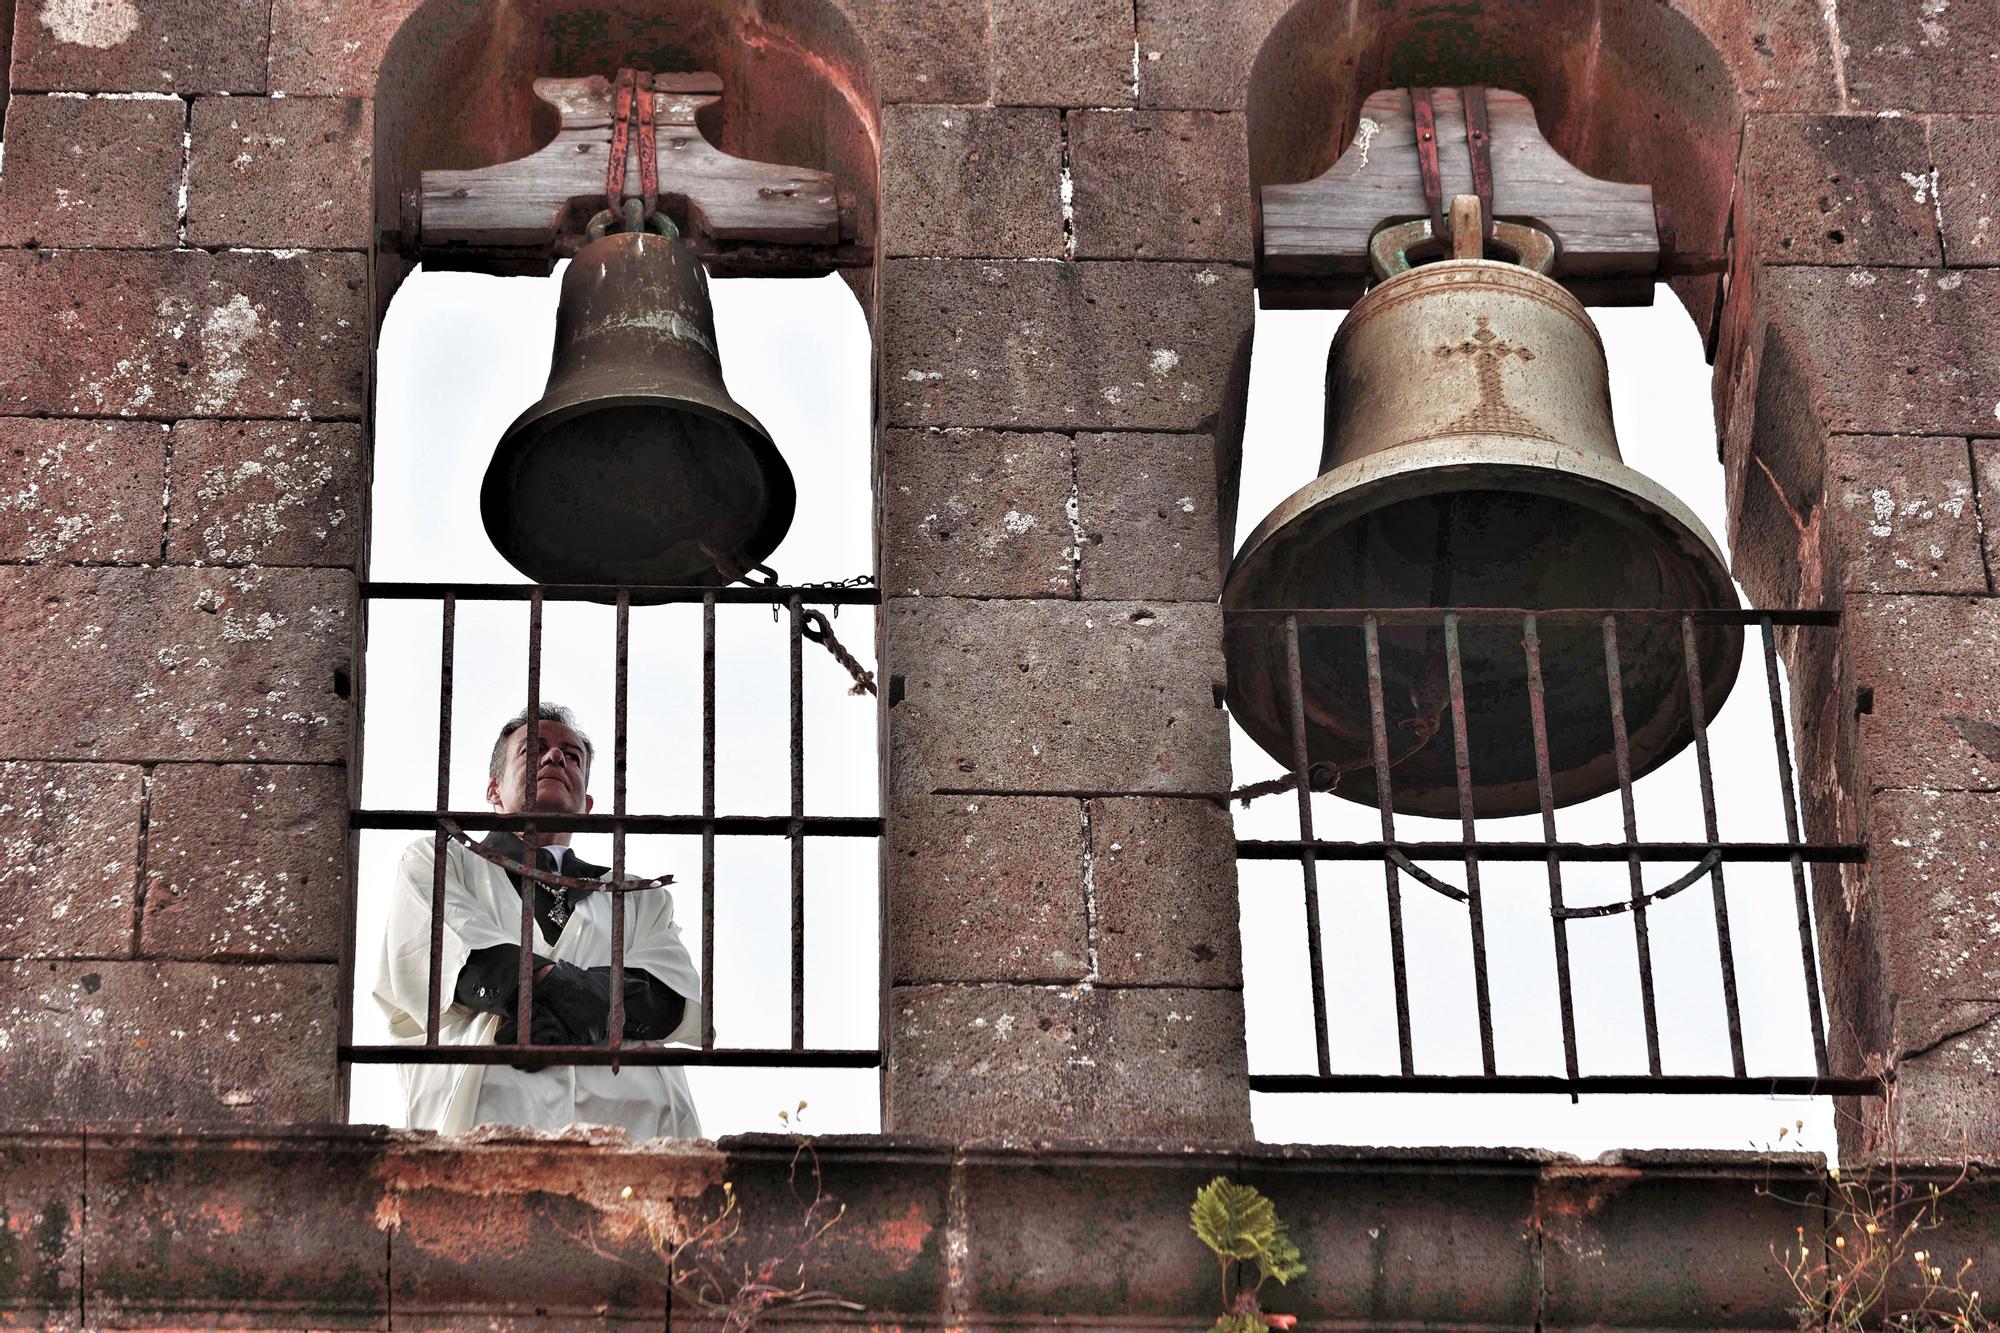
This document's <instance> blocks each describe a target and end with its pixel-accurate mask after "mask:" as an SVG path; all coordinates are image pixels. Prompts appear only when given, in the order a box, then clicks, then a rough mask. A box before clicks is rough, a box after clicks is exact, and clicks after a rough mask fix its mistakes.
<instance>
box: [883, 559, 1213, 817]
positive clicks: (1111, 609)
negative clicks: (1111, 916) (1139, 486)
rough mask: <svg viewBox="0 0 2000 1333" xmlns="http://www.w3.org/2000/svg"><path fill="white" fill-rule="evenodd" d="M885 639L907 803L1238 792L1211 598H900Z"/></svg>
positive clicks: (896, 752)
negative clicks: (1146, 601) (940, 792)
mask: <svg viewBox="0 0 2000 1333" xmlns="http://www.w3.org/2000/svg"><path fill="white" fill-rule="evenodd" d="M884 640H885V643H884V650H883V669H884V671H885V672H887V673H888V674H889V676H890V686H889V696H890V705H889V745H890V757H889V773H890V777H889V781H890V790H891V791H893V792H895V793H896V794H898V795H905V796H920V795H929V794H931V793H932V792H934V791H936V790H937V789H939V788H969V789H972V790H975V791H980V790H993V791H1012V792H1017V793H1021V794H1028V793H1032V792H1038V791H1039V792H1069V791H1103V792H1118V791H1126V792H1174V791H1193V792H1217V791H1220V790H1222V789H1223V788H1224V787H1226V786H1227V785H1228V775H1229V754H1228V728H1227V722H1226V717H1225V714H1224V713H1223V711H1222V703H1221V700H1222V687H1223V662H1222V616H1221V610H1220V608H1218V607H1216V606H1214V605H1205V604H1201V603H1191V602H1182V603H1163V604H1161V605H1159V606H1158V607H1157V608H1153V607H1148V606H1143V605H1139V604H1136V603H1131V602H1089V603H1063V602H975V601H963V600H956V599H954V600H951V601H932V600H929V599H925V600H923V601H911V600H907V599H896V600H894V601H891V602H890V603H889V604H888V605H887V606H886V607H885V608H884Z"/></svg>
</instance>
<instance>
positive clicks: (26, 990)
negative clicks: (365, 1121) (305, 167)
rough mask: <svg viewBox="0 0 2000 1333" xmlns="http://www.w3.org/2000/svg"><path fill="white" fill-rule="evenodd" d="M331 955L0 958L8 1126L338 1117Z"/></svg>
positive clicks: (336, 975)
mask: <svg viewBox="0 0 2000 1333" xmlns="http://www.w3.org/2000/svg"><path fill="white" fill-rule="evenodd" d="M343 984H344V983H343V982H342V980H341V977H340V969H339V968H337V967H335V966H333V965H331V964H325V965H321V964H298V963H295V964H282V965H277V966H270V967H233V966H226V965H218V964H214V963H149V962H128V963H107V962H87V963H59V962H34V961H26V960H24V961H20V962H13V963H7V964H4V965H0V1014H4V1015H5V1017H6V1022H7V1035H8V1038H9V1040H10V1046H9V1049H8V1055H7V1084H8V1087H7V1098H6V1102H5V1104H4V1106H0V1118H4V1119H6V1120H10V1121H13V1122H15V1123H21V1122H28V1123H42V1124H50V1123H54V1124H81V1123H83V1122H85V1121H88V1122H90V1123H92V1124H106V1123H115V1122H120V1121H143V1122H147V1123H152V1124H159V1123H163V1122H172V1123H174V1124H178V1125H182V1126H197V1125H224V1124H250V1125H279V1124H294V1123H298V1122H304V1121H322V1120H335V1119H338V1118H339V1116H340V1112H341V1107H340V1099H339V1078H338V1061H337V1060H336V1057H335V1052H334V1042H335V1039H336V1036H337V1033H338V1027H339V1011H340V1002H339V998H338V996H339V991H340V988H341V986H342V985H343Z"/></svg>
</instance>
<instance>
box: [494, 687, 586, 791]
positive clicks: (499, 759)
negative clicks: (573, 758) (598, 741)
mask: <svg viewBox="0 0 2000 1333" xmlns="http://www.w3.org/2000/svg"><path fill="white" fill-rule="evenodd" d="M535 720H536V721H537V722H560V723H562V724H563V725H564V726H565V727H568V728H569V729H570V730H571V731H573V732H575V733H576V738H577V739H578V740H580V741H582V742H583V768H584V771H585V772H586V773H587V772H589V771H590V763H591V761H592V760H593V759H595V758H596V757H597V747H596V746H595V745H592V744H591V743H590V737H588V736H586V735H584V734H583V728H581V727H579V726H577V724H576V714H575V713H572V712H570V710H569V709H567V708H564V707H563V706H562V705H561V704H552V703H550V702H549V701H548V700H546V699H544V700H542V702H541V706H540V707H538V708H537V709H535ZM527 725H528V710H527V709H525V708H523V709H522V710H521V711H520V712H518V713H516V714H514V716H512V717H510V718H508V719H507V721H506V722H505V724H503V725H502V726H501V728H500V736H499V739H497V740H495V741H494V742H493V757H492V758H491V759H490V760H488V761H487V764H486V776H487V777H489V778H491V779H493V781H495V782H498V781H499V780H500V772H501V770H502V769H504V768H505V767H506V766H507V738H508V737H509V736H512V735H513V734H514V733H515V732H517V731H519V730H520V729H521V728H522V727H525V726H527Z"/></svg>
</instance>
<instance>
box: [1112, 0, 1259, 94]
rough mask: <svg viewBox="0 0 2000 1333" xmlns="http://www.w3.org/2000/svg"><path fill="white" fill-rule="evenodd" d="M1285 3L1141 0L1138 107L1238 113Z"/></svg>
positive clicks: (1139, 12) (1139, 7)
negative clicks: (1261, 50) (1259, 50)
mask: <svg viewBox="0 0 2000 1333" xmlns="http://www.w3.org/2000/svg"><path fill="white" fill-rule="evenodd" d="M1289 7H1290V6H1289V5H1288V4H1286V3H1285V2H1284V0H1255V3H1250V4H1229V5H1189V4H1181V3H1177V0H1138V3H1137V6H1136V8H1137V10H1138V20H1139V33H1138V35H1139V104H1140V105H1141V106H1151V107H1206V108H1210V109H1213V110H1217V111H1240V110H1242V109H1243V104H1244V102H1245V101H1246V100H1247V99H1248V98H1249V95H1250V66H1251V64H1252V63H1253V61H1254V60H1255V58H1256V55H1257V48H1258V46H1259V45H1260V44H1261V43H1262V41H1263V38H1264V34H1265V33H1267V32H1269V31H1270V28H1271V24H1272V22H1273V21H1274V20H1276V19H1277V18H1278V16H1279V15H1280V14H1282V13H1284V11H1285V10H1286V9H1288V8H1289Z"/></svg>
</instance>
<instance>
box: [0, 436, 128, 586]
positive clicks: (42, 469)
mask: <svg viewBox="0 0 2000 1333" xmlns="http://www.w3.org/2000/svg"><path fill="white" fill-rule="evenodd" d="M166 454H167V428H166V427H165V426H161V425H155V424H152V423H148V422H138V421H63V420H59V419H56V418H52V417H0V559H7V560H36V561H39V560H61V561H76V562H83V563H105V564H137V563H139V562H141V561H148V560H158V559H159V558H160V549H161V532H160V509H161V505H162V501H163V499H164V497H165V486H166Z"/></svg>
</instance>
